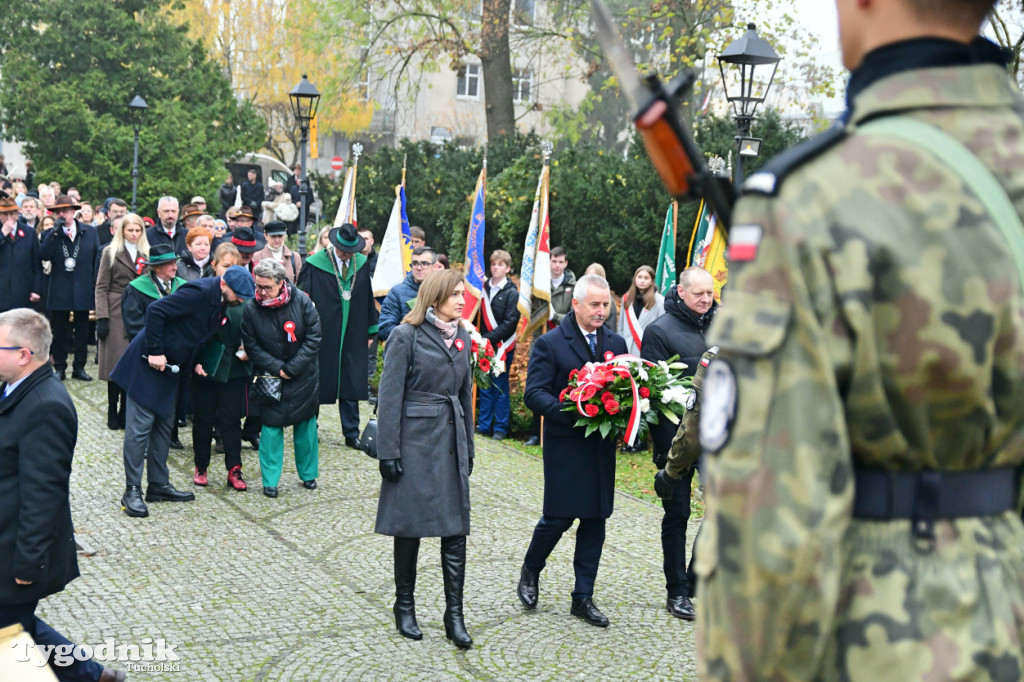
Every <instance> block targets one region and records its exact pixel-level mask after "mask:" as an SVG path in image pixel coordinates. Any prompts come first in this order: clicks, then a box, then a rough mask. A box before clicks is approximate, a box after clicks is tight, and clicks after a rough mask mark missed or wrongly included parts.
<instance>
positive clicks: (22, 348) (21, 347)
mask: <svg viewBox="0 0 1024 682" xmlns="http://www.w3.org/2000/svg"><path fill="white" fill-rule="evenodd" d="M0 350H27V351H28V354H29V355H35V351H33V350H31V349H30V348H25V346H0Z"/></svg>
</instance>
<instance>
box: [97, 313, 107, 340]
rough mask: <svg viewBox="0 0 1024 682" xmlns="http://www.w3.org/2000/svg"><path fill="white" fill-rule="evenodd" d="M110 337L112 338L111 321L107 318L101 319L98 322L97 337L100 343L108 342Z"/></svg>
mask: <svg viewBox="0 0 1024 682" xmlns="http://www.w3.org/2000/svg"><path fill="white" fill-rule="evenodd" d="M108 336H110V320H109V319H108V318H106V317H101V318H100V319H98V320H96V337H97V338H98V339H99V340H100V341H106V340H107V337H108Z"/></svg>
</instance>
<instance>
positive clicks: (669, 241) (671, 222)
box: [654, 201, 679, 296]
mask: <svg viewBox="0 0 1024 682" xmlns="http://www.w3.org/2000/svg"><path fill="white" fill-rule="evenodd" d="M678 208H679V205H678V204H677V203H676V202H675V201H673V202H672V203H671V204H669V206H668V213H666V214H665V227H664V228H663V229H662V231H661V249H660V250H659V251H658V269H657V270H656V272H655V275H654V286H655V287H657V289H658V291H660V292H661V295H662V296H668V292H669V291H670V290H671V289H672V287H674V286H675V285H676V214H677V213H678Z"/></svg>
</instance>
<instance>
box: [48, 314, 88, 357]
mask: <svg viewBox="0 0 1024 682" xmlns="http://www.w3.org/2000/svg"><path fill="white" fill-rule="evenodd" d="M74 313H75V321H74V322H72V321H71V311H70V310H51V311H50V326H51V328H52V329H53V368H54V369H55V370H57V371H58V372H60V371H64V370H66V369H67V368H68V354H70V353H71V352H72V351H74V354H75V357H74V360H73V364H72V367H73V368H74V369H85V363H86V360H87V359H88V357H89V311H88V310H76V311H74Z"/></svg>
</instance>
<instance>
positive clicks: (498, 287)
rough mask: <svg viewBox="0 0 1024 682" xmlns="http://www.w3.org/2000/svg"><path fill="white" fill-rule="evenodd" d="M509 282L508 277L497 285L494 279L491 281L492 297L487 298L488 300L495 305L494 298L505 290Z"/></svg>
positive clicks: (503, 278)
mask: <svg viewBox="0 0 1024 682" xmlns="http://www.w3.org/2000/svg"><path fill="white" fill-rule="evenodd" d="M507 281H508V277H502V278H501V281H500V282H498V283H497V284H495V283H494V280H493V279H492V280H491V288H490V296H488V297H487V300H488V301H490V302H491V303H494V297H495V296H497V295H498V292H499V291H501V290H502V289H503V288H505V283H506V282H507Z"/></svg>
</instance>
